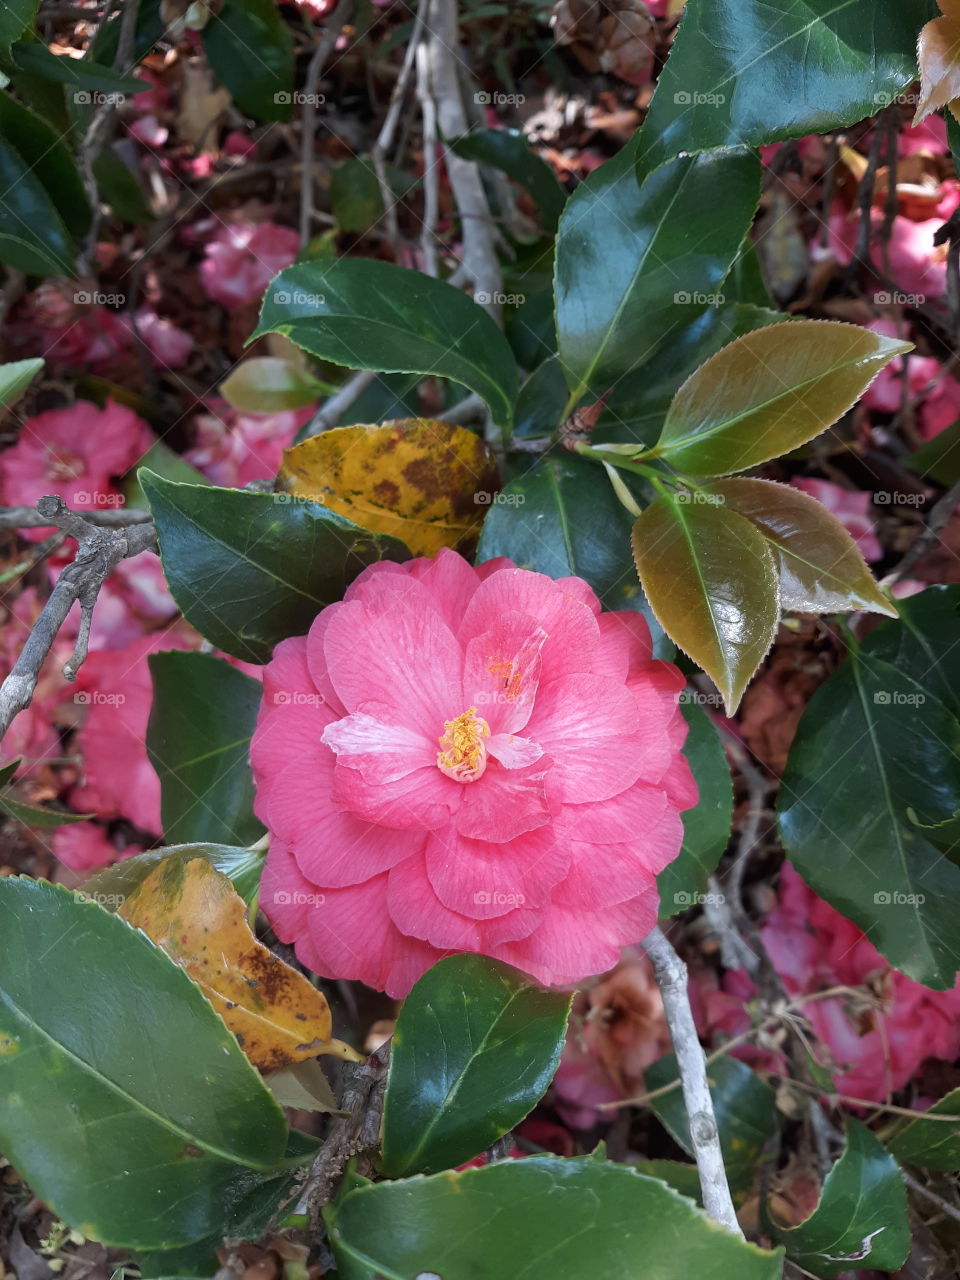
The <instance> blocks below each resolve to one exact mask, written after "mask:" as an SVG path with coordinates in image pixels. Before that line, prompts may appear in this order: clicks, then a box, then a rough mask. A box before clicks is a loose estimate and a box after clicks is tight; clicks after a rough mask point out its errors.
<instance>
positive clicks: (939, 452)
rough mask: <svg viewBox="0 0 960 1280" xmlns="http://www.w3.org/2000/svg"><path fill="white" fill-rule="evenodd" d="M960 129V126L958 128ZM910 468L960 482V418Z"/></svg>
mask: <svg viewBox="0 0 960 1280" xmlns="http://www.w3.org/2000/svg"><path fill="white" fill-rule="evenodd" d="M952 118H953V117H952V116H951V119H952ZM957 128H958V129H960V125H958V126H957ZM904 462H905V463H906V464H907V466H908V467H910V468H912V470H914V471H918V472H919V473H920V475H922V476H929V477H930V478H931V479H932V480H936V481H937V483H938V484H942V485H943V486H944V488H947V489H949V488H950V486H951V485H954V484H956V483H957V481H958V480H960V418H958V419H957V421H956V422H952V423H951V424H950V426H949V427H945V428H944V429H943V431H940V432H938V434H937V435H935V436H934V437H933V439H932V440H928V441H927V442H926V444H923V445H921V446H920V448H919V449H918V450H917V451H916V453H911V454H910V456H909V457H908V458H905V459H904Z"/></svg>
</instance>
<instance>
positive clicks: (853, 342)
mask: <svg viewBox="0 0 960 1280" xmlns="http://www.w3.org/2000/svg"><path fill="white" fill-rule="evenodd" d="M910 349H911V344H910V343H908V342H906V343H905V342H898V341H896V340H895V339H893V338H886V337H884V336H883V335H882V334H878V333H873V332H872V331H871V330H869V329H864V328H862V327H861V326H860V325H854V324H840V323H839V322H837V321H835V320H795V321H793V322H792V323H791V324H789V325H769V326H767V327H765V328H763V329H757V330H755V331H754V332H753V333H748V334H746V335H745V336H744V337H742V338H737V339H736V340H735V341H734V342H731V343H730V344H729V345H728V346H726V347H724V348H723V349H722V350H721V351H718V352H717V354H716V355H715V356H712V357H711V358H710V359H709V360H708V361H707V362H706V364H703V365H701V366H700V368H699V369H698V370H697V371H696V373H693V374H691V376H690V377H689V378H688V379H687V381H686V382H685V383H684V384H683V386H682V387H681V388H680V390H679V391H678V392H677V394H676V395H675V396H674V398H673V402H672V404H671V405H670V409H669V411H668V413H667V418H666V421H665V422H664V424H663V431H662V432H661V433H660V439H659V441H658V442H657V455H658V456H659V457H661V458H664V459H666V461H667V462H669V464H670V465H671V466H672V467H673V468H675V469H676V470H677V471H682V472H685V473H686V474H687V475H697V476H722V475H726V474H727V473H728V472H731V471H745V470H746V469H747V467H755V466H757V464H758V463H761V462H766V461H767V460H768V459H770V458H776V457H778V456H779V455H780V454H782V453H789V452H790V451H791V450H792V449H796V448H797V447H798V446H799V445H801V444H805V443H806V442H807V441H808V440H812V439H813V437H814V436H817V435H819V434H820V432H821V431H824V430H825V429H826V428H827V427H829V426H831V425H832V424H833V423H834V422H836V421H837V419H838V418H840V417H842V415H843V414H845V413H846V412H847V410H848V409H850V408H851V407H852V406H853V405H854V404H856V402H857V400H858V399H859V398H860V396H862V395H863V393H864V391H866V389H867V387H869V385H870V383H871V382H872V381H873V380H874V378H875V377H876V376H877V374H878V373H879V372H880V371H881V369H882V368H883V367H884V365H885V364H887V363H888V362H889V361H890V360H892V359H893V357H894V356H896V355H899V354H901V353H902V352H904V351H909V350H910Z"/></svg>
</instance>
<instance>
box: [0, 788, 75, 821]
mask: <svg viewBox="0 0 960 1280" xmlns="http://www.w3.org/2000/svg"><path fill="white" fill-rule="evenodd" d="M90 816H91V815H90V814H89V813H71V812H70V810H69V809H50V808H46V807H42V806H40V805H36V804H25V803H24V802H23V801H22V800H20V799H19V798H18V797H17V796H16V795H15V794H14V793H13V792H12V791H0V817H8V818H15V819H16V820H17V822H22V823H23V825H24V826H25V827H62V826H64V825H69V824H70V823H71V822H83V821H85V820H86V819H87V818H89V817H90Z"/></svg>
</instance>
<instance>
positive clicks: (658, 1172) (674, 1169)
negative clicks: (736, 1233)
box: [630, 1160, 702, 1204]
mask: <svg viewBox="0 0 960 1280" xmlns="http://www.w3.org/2000/svg"><path fill="white" fill-rule="evenodd" d="M630 1168H631V1169H636V1171H637V1173H642V1174H643V1175H644V1176H645V1177H647V1178H659V1179H660V1181H661V1182H665V1183H666V1184H667V1186H668V1187H673V1189H674V1191H679V1192H680V1194H681V1195H682V1196H686V1197H687V1199H688V1200H694V1201H696V1203H697V1204H700V1203H701V1201H702V1192H701V1189H700V1175H699V1174H698V1173H697V1166H696V1165H695V1164H682V1163H681V1162H680V1161H679V1160H631V1161H630Z"/></svg>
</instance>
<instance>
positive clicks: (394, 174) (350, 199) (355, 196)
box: [330, 156, 414, 231]
mask: <svg viewBox="0 0 960 1280" xmlns="http://www.w3.org/2000/svg"><path fill="white" fill-rule="evenodd" d="M386 176H387V183H388V185H389V187H390V190H391V192H392V193H393V196H394V198H395V199H397V200H399V199H401V197H403V196H404V195H406V193H407V192H408V191H409V190H410V188H411V186H413V185H414V180H413V179H412V178H410V177H408V176H407V174H405V173H404V172H403V171H402V170H401V169H395V168H394V167H393V166H392V165H387V166H386ZM330 206H331V208H332V209H333V216H334V217H335V218H336V220H337V226H338V227H339V228H340V230H341V231H366V230H367V228H368V227H372V226H373V224H374V223H375V222H376V221H377V219H378V218H379V217H380V216H381V215H382V213H383V195H382V194H381V191H380V183H379V182H378V181H377V174H376V170H375V169H374V167H373V165H372V163H371V161H370V160H369V159H366V158H364V157H363V156H354V157H353V158H352V159H351V160H345V161H344V162H343V164H341V165H338V166H337V168H336V169H334V171H333V173H332V175H331V177H330Z"/></svg>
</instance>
